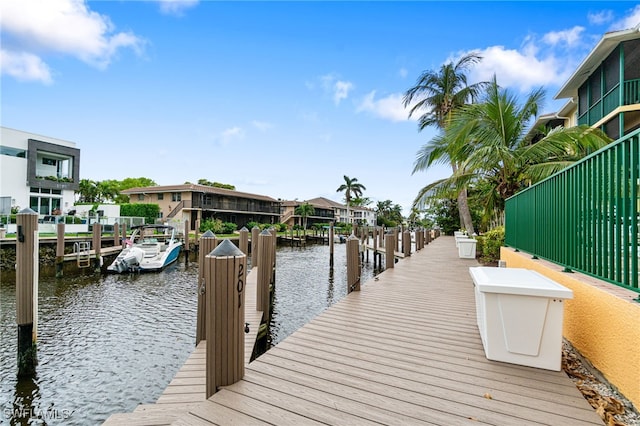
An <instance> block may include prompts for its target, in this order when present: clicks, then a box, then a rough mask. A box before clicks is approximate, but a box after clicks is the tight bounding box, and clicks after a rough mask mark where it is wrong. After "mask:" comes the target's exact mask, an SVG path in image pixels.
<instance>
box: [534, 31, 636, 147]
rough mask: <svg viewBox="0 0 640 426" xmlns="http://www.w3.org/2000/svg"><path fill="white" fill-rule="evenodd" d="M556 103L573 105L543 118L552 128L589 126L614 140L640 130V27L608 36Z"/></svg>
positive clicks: (600, 42)
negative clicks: (596, 128) (564, 101)
mask: <svg viewBox="0 0 640 426" xmlns="http://www.w3.org/2000/svg"><path fill="white" fill-rule="evenodd" d="M555 99H569V101H568V102H567V104H566V105H565V106H564V107H563V108H562V110H561V111H559V112H558V113H557V114H551V115H546V116H542V117H540V120H543V121H544V122H547V123H548V124H547V125H548V127H550V128H552V127H555V126H557V125H559V124H562V125H563V126H565V127H571V126H575V125H580V124H587V125H589V126H591V127H599V128H600V129H601V130H602V131H603V132H604V133H606V134H607V135H608V136H609V137H610V138H611V139H613V140H617V139H619V138H622V137H623V136H625V135H628V134H629V133H631V132H633V131H634V130H636V129H638V128H640V24H639V25H637V26H636V27H635V28H632V29H628V30H622V31H614V32H610V33H606V34H604V35H603V36H602V39H601V40H600V41H599V42H598V44H597V45H596V47H595V48H594V49H593V50H592V51H591V52H590V53H589V55H588V56H587V57H586V58H585V60H584V61H582V63H581V64H580V66H579V67H578V68H577V69H576V70H575V71H574V72H573V74H572V75H571V77H569V80H567V82H566V83H565V84H564V85H563V86H562V87H561V88H560V90H559V91H558V94H557V95H556V96H555ZM540 120H539V121H540Z"/></svg>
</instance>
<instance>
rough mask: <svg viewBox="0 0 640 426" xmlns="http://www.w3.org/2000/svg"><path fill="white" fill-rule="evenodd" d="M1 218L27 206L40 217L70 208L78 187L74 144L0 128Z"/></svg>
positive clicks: (59, 212) (77, 153)
mask: <svg viewBox="0 0 640 426" xmlns="http://www.w3.org/2000/svg"><path fill="white" fill-rule="evenodd" d="M0 135H1V136H0V215H7V214H10V213H11V209H12V208H13V209H20V210H22V209H24V208H26V207H29V208H31V210H33V211H35V212H37V213H39V214H40V215H54V214H65V213H67V212H68V211H69V210H72V209H73V203H74V200H75V198H74V193H75V191H76V190H77V189H78V188H79V184H80V150H79V149H78V148H76V144H75V143H74V142H70V141H65V140H62V139H57V138H53V137H49V136H42V135H37V134H34V133H29V132H24V131H21V130H15V129H10V128H7V127H1V128H0Z"/></svg>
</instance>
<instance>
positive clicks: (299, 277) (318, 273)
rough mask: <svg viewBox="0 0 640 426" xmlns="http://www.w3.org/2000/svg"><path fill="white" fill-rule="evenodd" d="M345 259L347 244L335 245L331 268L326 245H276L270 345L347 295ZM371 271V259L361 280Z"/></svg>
mask: <svg viewBox="0 0 640 426" xmlns="http://www.w3.org/2000/svg"><path fill="white" fill-rule="evenodd" d="M346 259H347V256H346V244H336V245H335V251H334V267H333V268H331V267H330V266H329V247H328V246H326V245H308V246H306V247H282V248H279V249H278V253H277V258H276V262H277V263H276V271H277V276H276V288H275V294H274V299H273V315H272V318H271V323H270V327H269V336H268V339H269V343H270V345H271V346H274V345H276V344H277V343H278V342H280V341H281V340H283V339H284V338H285V337H287V336H288V335H290V334H291V333H293V332H294V331H296V330H297V329H298V328H300V327H302V326H303V325H305V324H306V323H308V322H309V321H311V320H312V319H313V318H314V317H316V316H317V315H318V314H320V313H321V312H322V311H324V310H325V309H326V308H328V307H329V306H331V305H333V304H334V303H336V302H337V301H338V300H340V299H342V298H343V297H345V296H346V295H347V263H346ZM373 274H374V271H373V263H364V264H363V270H362V278H361V282H363V283H364V282H365V281H367V280H368V279H369V278H371V277H372V276H373Z"/></svg>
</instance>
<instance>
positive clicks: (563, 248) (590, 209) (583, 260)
mask: <svg viewBox="0 0 640 426" xmlns="http://www.w3.org/2000/svg"><path fill="white" fill-rule="evenodd" d="M639 153H640V129H638V130H636V131H634V132H632V133H630V134H629V135H627V136H625V137H623V138H620V139H618V140H617V141H615V142H613V143H612V144H610V145H608V146H606V147H604V148H602V149H600V150H599V151H597V152H595V153H593V154H591V155H589V156H588V157H585V158H584V159H582V160H580V161H578V162H576V163H575V164H573V165H572V166H571V167H568V168H566V169H565V170H563V171H561V172H559V173H557V174H555V175H553V176H551V177H549V178H547V179H545V180H544V181H542V182H539V183H537V184H536V185H533V186H531V187H530V188H527V189H526V190H524V191H522V192H520V193H518V194H516V195H514V196H513V197H511V198H509V199H508V200H507V201H506V205H505V245H507V246H509V247H512V248H515V249H518V250H521V251H523V252H526V253H529V254H532V255H534V256H537V257H539V258H543V259H546V260H549V261H551V262H554V263H557V264H560V265H562V266H564V267H565V268H566V270H567V271H568V270H575V271H579V272H582V273H585V274H588V275H591V276H594V277H596V278H599V279H602V280H605V281H608V282H610V283H613V284H616V285H619V286H622V287H625V288H628V289H630V290H633V291H636V292H640V288H639V287H638V254H639V253H638V237H639V236H638V219H639V217H638V215H639V200H638V190H639V188H638V186H639V185H640V172H639V164H638V163H639Z"/></svg>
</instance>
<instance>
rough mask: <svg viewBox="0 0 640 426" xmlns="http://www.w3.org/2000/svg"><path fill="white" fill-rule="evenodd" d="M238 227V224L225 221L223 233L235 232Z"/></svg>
mask: <svg viewBox="0 0 640 426" xmlns="http://www.w3.org/2000/svg"><path fill="white" fill-rule="evenodd" d="M236 229H238V225H236V224H235V223H232V222H224V223H223V224H222V233H223V234H233V233H234V232H236Z"/></svg>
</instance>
